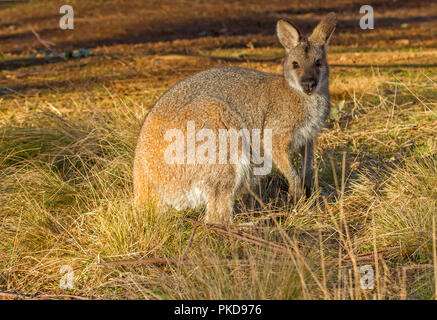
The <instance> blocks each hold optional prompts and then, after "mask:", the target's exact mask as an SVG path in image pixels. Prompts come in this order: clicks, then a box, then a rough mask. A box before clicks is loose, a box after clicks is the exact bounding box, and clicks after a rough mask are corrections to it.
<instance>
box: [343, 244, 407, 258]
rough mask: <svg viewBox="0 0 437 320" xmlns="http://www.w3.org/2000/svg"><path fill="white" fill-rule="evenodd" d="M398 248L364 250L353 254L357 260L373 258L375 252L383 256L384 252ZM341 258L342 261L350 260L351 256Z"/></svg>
mask: <svg viewBox="0 0 437 320" xmlns="http://www.w3.org/2000/svg"><path fill="white" fill-rule="evenodd" d="M399 248H400V247H388V248H384V249H381V250H378V251H376V252H374V251H371V252H364V253H360V254H357V255H355V258H356V260H357V261H366V260H373V258H374V255H375V254H377V255H378V256H383V255H384V253H387V252H391V251H394V250H396V249H399ZM343 260H344V261H348V260H351V257H350V256H346V257H344V258H343Z"/></svg>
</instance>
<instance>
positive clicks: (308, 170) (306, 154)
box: [299, 141, 314, 197]
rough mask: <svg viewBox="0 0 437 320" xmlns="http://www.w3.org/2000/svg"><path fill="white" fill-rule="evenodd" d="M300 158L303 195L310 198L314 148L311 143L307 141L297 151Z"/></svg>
mask: <svg viewBox="0 0 437 320" xmlns="http://www.w3.org/2000/svg"><path fill="white" fill-rule="evenodd" d="M299 153H300V154H301V156H302V182H303V186H304V189H305V195H306V196H307V197H310V196H311V191H312V187H313V166H314V147H313V142H312V141H309V142H308V143H307V144H306V145H304V146H302V147H301V148H300V150H299Z"/></svg>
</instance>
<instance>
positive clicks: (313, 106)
mask: <svg viewBox="0 0 437 320" xmlns="http://www.w3.org/2000/svg"><path fill="white" fill-rule="evenodd" d="M307 101H308V102H307V104H306V108H307V112H306V116H305V119H304V121H303V122H302V124H301V125H299V126H298V127H297V128H296V129H295V131H294V132H293V137H292V141H291V149H292V151H295V150H297V149H299V148H300V147H301V146H303V145H304V144H305V143H306V142H307V141H309V140H311V139H313V138H314V137H315V136H317V134H318V133H319V132H320V130H322V128H323V126H324V124H325V120H326V117H327V116H328V113H329V102H328V99H327V97H325V96H324V95H322V94H314V95H311V96H308V97H307Z"/></svg>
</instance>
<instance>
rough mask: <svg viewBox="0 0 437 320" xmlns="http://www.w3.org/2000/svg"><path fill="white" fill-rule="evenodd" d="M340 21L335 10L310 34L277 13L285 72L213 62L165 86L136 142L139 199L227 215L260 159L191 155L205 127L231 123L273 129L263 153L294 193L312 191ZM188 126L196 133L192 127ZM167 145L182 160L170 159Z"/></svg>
mask: <svg viewBox="0 0 437 320" xmlns="http://www.w3.org/2000/svg"><path fill="white" fill-rule="evenodd" d="M336 22H337V18H336V15H335V13H332V12H331V13H329V14H328V15H327V16H325V17H324V18H323V20H321V22H320V23H319V24H318V25H317V26H316V28H315V29H314V30H313V32H312V34H311V35H310V36H309V37H306V36H304V35H302V33H301V32H300V31H299V29H298V28H297V27H296V26H294V25H293V24H292V23H290V22H287V21H285V20H279V21H278V22H277V36H278V38H279V41H280V42H281V44H282V45H283V46H284V48H285V62H284V71H283V75H276V74H269V73H265V72H260V71H256V70H250V69H246V68H239V67H221V68H213V69H209V70H206V71H203V72H200V73H197V74H195V75H193V76H191V77H189V78H187V79H184V80H182V81H181V82H179V83H177V84H176V85H174V86H173V87H172V88H170V89H169V90H168V91H167V92H165V93H164V94H163V95H162V97H161V98H160V99H159V100H158V101H157V102H156V104H155V105H154V107H153V108H152V109H151V110H150V112H149V113H148V114H147V116H146V118H145V120H144V123H143V126H142V128H141V131H140V134H139V138H138V142H137V147H136V151H135V159H134V170H133V180H134V196H135V200H136V203H137V205H139V206H143V205H146V204H149V205H155V206H157V207H158V209H165V208H167V207H174V208H176V209H177V210H182V209H187V208H198V207H201V206H205V205H206V214H205V222H207V223H220V224H226V223H230V222H231V221H232V213H233V206H234V201H235V198H236V197H237V196H238V194H239V193H240V192H241V191H243V190H244V188H246V187H248V186H249V187H250V186H251V185H252V184H253V183H255V182H256V181H257V180H258V179H257V178H258V177H257V176H256V175H255V174H254V169H255V168H256V164H255V163H254V161H253V159H252V158H251V157H250V156H249V154H248V150H247V148H244V147H241V146H238V149H236V150H237V151H236V153H238V156H239V158H238V161H237V162H234V163H231V162H230V161H229V159H230V157H231V156H232V155H231V154H230V155H226V153H225V158H224V159H225V160H226V159H227V160H228V162H226V161H225V162H223V161H221V162H220V163H218V162H215V161H212V162H211V161H207V162H205V161H203V162H201V161H193V158H194V155H192V153H195V152H196V150H195V149H196V147H198V146H199V144H200V142H201V141H202V139H204V138H205V137H207V136H209V135H208V134H206V133H214V134H216V136H220V135H221V134H222V133H223V130H231V129H235V130H246V131H251V130H259V131H260V132H261V136H262V138H261V141H263V142H265V141H266V133H268V132H270V133H271V140H272V143H271V148H268V147H266V144H265V143H264V144H263V150H262V152H263V153H264V159H271V160H272V161H273V164H274V165H275V167H276V168H277V169H278V170H279V171H280V172H281V173H282V174H283V175H284V176H285V178H286V179H287V181H288V184H289V194H290V195H291V196H293V197H294V199H295V198H296V197H299V196H300V195H301V191H302V190H303V189H304V190H305V192H306V194H307V195H310V193H311V188H312V176H313V173H312V171H313V138H314V137H316V135H317V134H318V133H319V132H320V130H321V129H322V128H323V126H324V122H325V120H326V118H327V116H328V114H329V109H330V96H329V69H328V62H327V59H326V51H327V45H328V42H329V39H330V37H331V35H332V33H333V32H334V29H335V26H336ZM190 126H191V129H193V128H194V127H195V129H196V130H197V135H196V134H194V135H193V133H192V132H191V133H190V132H189V131H190ZM204 129H207V131H205V130H204ZM199 130H200V131H199ZM202 130H203V131H202ZM169 132H171V134H170V135H172V136H174V137H175V138H178V137H179V136H180V135H182V140H179V141H173V140H171V139H169V136H168V133H169ZM177 133H179V135H178V134H177ZM201 133H202V134H201ZM190 135H191V137H190ZM243 138H244V137H243ZM190 139H191V140H194V141H190ZM185 143H186V146H185ZM213 144H214V145H213V147H214V148H215V147H216V145H218V143H217V141H215V140H214V141H213ZM267 145H268V144H267ZM170 146H171V148H173V149H172V150H173V151H174V152H173V151H172V152H173V153H172V154H178V156H179V158H181V157H182V158H181V159H182V161H171V160H170V161H169V159H168V152H169V147H170ZM218 147H220V146H218ZM251 147H253V146H251ZM270 149H271V150H270ZM201 151H205V149H202V150H201ZM209 151H210V150H208V152H209ZM197 152H198V153H199V152H200V151H199V149H197ZM219 152H222V150H219ZM291 152H299V153H300V154H301V155H302V159H303V166H302V167H303V168H304V169H303V170H302V171H303V172H302V176H303V179H302V180H303V186H304V188H301V181H300V178H299V176H298V174H297V172H296V170H295V168H294V167H293V165H292V164H291V162H290V153H291ZM166 157H167V158H166ZM258 157H259V155H258ZM179 160H180V159H179ZM222 160H223V159H222ZM258 164H259V163H258Z"/></svg>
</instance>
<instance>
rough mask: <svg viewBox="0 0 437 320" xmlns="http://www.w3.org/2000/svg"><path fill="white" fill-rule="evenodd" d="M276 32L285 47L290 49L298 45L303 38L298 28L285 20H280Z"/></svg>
mask: <svg viewBox="0 0 437 320" xmlns="http://www.w3.org/2000/svg"><path fill="white" fill-rule="evenodd" d="M276 33H277V34H278V38H279V41H280V42H281V44H282V45H283V46H284V48H285V49H287V50H290V49H293V48H294V47H296V46H297V44H298V43H299V40H300V39H301V38H302V36H301V33H300V31H299V29H298V28H296V27H295V26H294V25H292V24H291V23H290V22H287V21H285V20H279V21H278V23H277V24H276Z"/></svg>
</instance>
